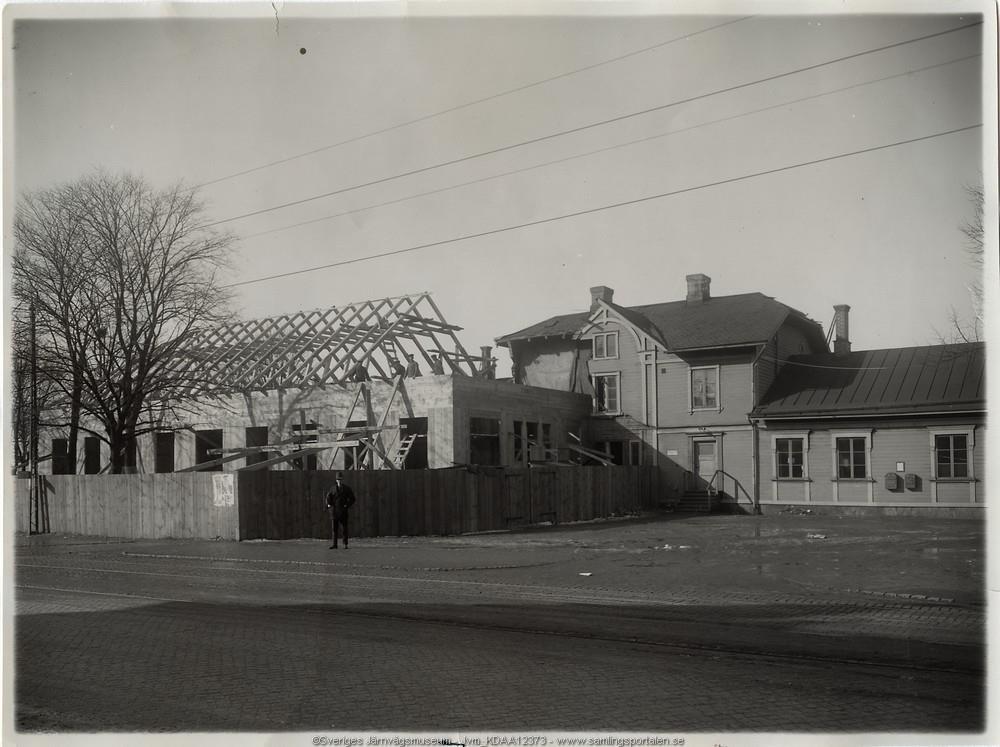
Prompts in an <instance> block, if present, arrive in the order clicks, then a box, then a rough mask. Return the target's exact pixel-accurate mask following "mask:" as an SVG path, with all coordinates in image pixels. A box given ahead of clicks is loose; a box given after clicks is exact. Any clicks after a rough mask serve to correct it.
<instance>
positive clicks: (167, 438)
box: [153, 432, 174, 473]
mask: <svg viewBox="0 0 1000 747" xmlns="http://www.w3.org/2000/svg"><path fill="white" fill-rule="evenodd" d="M153 471H154V472H158V473H161V472H173V471H174V434H173V432H169V433H154V434H153Z"/></svg>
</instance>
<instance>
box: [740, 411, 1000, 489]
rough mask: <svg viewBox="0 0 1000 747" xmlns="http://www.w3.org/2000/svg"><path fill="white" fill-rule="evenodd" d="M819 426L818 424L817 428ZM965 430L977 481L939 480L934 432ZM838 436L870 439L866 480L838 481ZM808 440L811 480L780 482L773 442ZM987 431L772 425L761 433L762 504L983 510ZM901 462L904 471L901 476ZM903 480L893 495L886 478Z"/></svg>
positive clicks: (927, 425)
mask: <svg viewBox="0 0 1000 747" xmlns="http://www.w3.org/2000/svg"><path fill="white" fill-rule="evenodd" d="M813 425H816V424H813ZM965 427H967V428H968V429H969V430H970V431H972V433H973V438H974V443H973V447H972V450H971V451H972V459H973V461H972V473H973V475H974V479H973V480H961V481H951V480H936V479H935V478H934V467H933V464H932V459H933V454H932V446H931V434H932V433H933V432H935V431H936V430H938V429H940V430H954V429H957V428H965ZM838 432H840V433H844V432H851V433H869V432H870V433H871V452H870V457H869V467H870V470H869V472H870V474H869V476H868V479H865V480H860V481H858V480H835V479H834V476H835V465H834V452H833V448H834V442H835V439H836V438H837V434H838ZM782 436H786V437H787V436H790V437H799V436H801V437H803V438H806V440H807V444H808V450H807V452H806V467H807V471H808V479H807V480H787V479H783V480H777V479H776V478H775V465H774V450H773V439H774V437H782ZM985 441H986V429H985V428H984V427H983V425H982V423H974V422H973V423H970V422H969V421H960V420H954V419H950V420H948V421H945V422H930V421H926V422H923V423H914V422H910V423H906V424H899V425H893V424H891V423H887V422H886V421H884V420H883V421H880V422H879V423H878V424H877V427H872V426H871V425H864V424H861V425H844V426H843V427H841V426H837V427H835V428H831V427H830V426H829V425H824V426H823V427H815V428H809V427H808V424H807V425H805V426H802V427H799V426H796V425H789V426H787V427H779V426H777V425H774V424H772V425H771V426H770V427H768V428H762V429H760V462H761V479H760V488H761V491H760V500H761V503H762V504H766V503H774V504H828V505H854V506H865V505H885V506H911V507H920V506H925V507H933V506H956V507H957V506H963V507H973V508H974V507H981V506H983V505H984V502H985V499H986V490H985V485H984V477H985V466H986V465H985V458H986V457H985ZM897 462H902V463H903V467H904V468H903V469H902V470H897V469H896V466H897ZM887 473H894V474H897V475H898V476H899V482H900V485H899V487H898V488H897V489H895V490H890V489H888V488H887V487H886V474H887ZM906 474H913V475H916V477H917V479H916V485H915V486H914V487H911V488H907V487H906V486H905V481H904V478H905V475H906Z"/></svg>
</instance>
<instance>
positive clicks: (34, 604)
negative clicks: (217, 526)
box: [15, 516, 985, 733]
mask: <svg viewBox="0 0 1000 747" xmlns="http://www.w3.org/2000/svg"><path fill="white" fill-rule="evenodd" d="M892 522H894V523H892ZM879 531H881V532H884V533H885V538H884V540H885V541H883V542H866V541H864V537H865V535H866V532H867V533H875V532H879ZM807 534H824V535H825V540H815V541H812V542H807V541H805V535H807ZM18 542H19V547H18V549H17V559H16V560H17V565H16V570H17V587H18V596H17V618H16V631H15V635H16V653H17V679H16V716H17V724H18V726H19V728H21V729H25V730H29V731H30V730H57V731H82V732H90V731H168V732H173V731H215V730H224V731H301V730H309V731H314V732H316V733H324V732H323V730H330V729H332V730H334V731H336V730H369V731H370V730H388V731H414V730H420V731H425V730H434V729H442V730H447V731H448V733H451V732H452V731H454V730H457V729H461V730H472V729H483V730H490V731H494V732H500V731H524V730H559V731H567V730H570V731H573V730H587V731H591V730H598V729H615V730H642V731H655V732H666V731H682V732H702V731H712V732H716V731H723V732H774V731H782V732H787V731H791V732H800V731H801V732H817V731H818V732H839V733H845V732H851V731H865V732H912V731H915V732H927V731H931V732H937V731H944V732H951V731H962V732H974V731H979V730H981V729H982V728H983V727H984V718H985V706H984V671H983V670H984V659H983V657H984V614H983V605H982V601H983V599H982V595H983V591H982V590H983V581H982V569H981V565H980V563H981V557H980V556H981V552H982V534H981V527H980V526H979V525H978V524H977V523H976V522H963V521H952V522H936V523H931V522H929V521H924V520H912V519H909V520H899V519H895V520H890V519H879V520H867V519H858V520H845V519H835V518H831V517H827V518H822V519H820V518H816V517H801V516H796V517H754V518H750V517H698V518H692V519H683V518H679V519H678V518H668V519H661V520H657V521H630V522H605V523H601V524H594V525H581V526H575V527H560V528H557V529H551V530H531V531H524V532H516V533H502V534H488V535H478V536H465V537H456V538H426V539H416V538H410V539H406V538H403V539H389V538H384V539H377V540H361V541H357V542H355V543H352V547H351V549H350V550H349V551H346V552H345V551H344V550H338V551H332V550H328V549H327V547H326V543H324V542H320V541H294V542H249V543H227V542H185V541H176V542H164V541H160V542H152V541H149V542H111V541H104V540H101V539H96V538H82V537H81V538H74V537H46V536H39V537H30V538H29V537H24V538H19V540H18ZM821 542H822V543H823V544H819V543H821ZM682 546H684V549H681V547H682ZM665 547H669V548H671V549H664V548H665ZM918 547H919V548H922V550H921V551H920V552H919V553H917V554H913V551H914V550H915V549H916V548H918ZM673 548H676V549H673ZM925 550H934V551H935V552H924V551H925ZM763 555H767V556H768V557H771V562H770V563H769V565H770V566H771V567H774V568H788V569H791V570H788V571H780V572H770V571H764V570H763V569H758V568H757V566H758V565H764V564H763V563H758V561H759V559H760V557H761V556H763ZM891 557H898V558H899V560H898V561H895V562H889V561H888V560H887V559H888V558H891ZM876 559H881V562H879V563H876V564H874V565H873V561H875V560H876ZM786 563H787V564H789V565H787V566H786V565H784V564H786ZM830 564H834V565H833V567H838V568H844V569H847V570H846V571H845V572H843V573H840V574H830V573H827V574H825V575H823V576H822V577H820V576H818V575H817V574H816V567H817V565H825V566H830ZM863 566H867V568H868V569H869V571H868V573H867V576H866V578H865V579H864V581H865V584H866V586H867V587H869V588H862V587H858V586H854V584H856V583H858V578H859V577H855V575H854V573H855V572H860V568H862V567H863ZM903 568H905V570H906V572H905V573H901V572H900V571H901V569H903ZM727 569H728V570H727ZM853 569H858V570H857V571H855V570H853ZM959 571H961V572H962V573H961V574H960V573H959ZM582 574H589V575H582ZM752 579H757V582H756V583H753V582H752ZM917 579H922V581H923V585H922V586H918V585H915V584H916V583H917ZM893 582H895V583H893Z"/></svg>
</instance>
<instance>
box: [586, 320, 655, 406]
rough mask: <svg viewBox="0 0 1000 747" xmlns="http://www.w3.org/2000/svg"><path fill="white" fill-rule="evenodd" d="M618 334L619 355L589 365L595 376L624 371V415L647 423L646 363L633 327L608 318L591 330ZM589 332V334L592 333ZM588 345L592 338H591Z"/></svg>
mask: <svg viewBox="0 0 1000 747" xmlns="http://www.w3.org/2000/svg"><path fill="white" fill-rule="evenodd" d="M607 332H617V333H618V357H617V358H601V359H593V358H592V359H590V360H589V362H588V364H587V366H588V368H589V372H590V375H591V376H594V375H597V374H612V373H618V374H621V379H620V381H619V388H618V397H619V404H620V408H621V411H622V413H623V414H625V415H631V416H632V417H633V418H636V419H637V420H640V421H642V422H645V417H644V414H643V406H642V401H643V391H642V387H643V383H642V363H641V362H640V360H639V357H638V356H639V346H638V344H637V342H636V339H635V335H634V334H633V333H632V331H631V329H630V328H629V327H626V326H625V325H623V324H621V323H620V322H618V321H617V320H615V319H608V320H607V321H606V322H605V323H604V324H602V325H600V326H597V327H595V328H594V329H593V330H591V332H590V333H607ZM590 333H588V334H590ZM587 342H588V344H592V343H590V341H589V340H588V341H587Z"/></svg>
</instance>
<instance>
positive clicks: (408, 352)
mask: <svg viewBox="0 0 1000 747" xmlns="http://www.w3.org/2000/svg"><path fill="white" fill-rule="evenodd" d="M461 329H462V328H461V327H457V326H455V325H452V324H449V323H448V322H447V321H445V319H444V317H443V316H442V314H441V311H440V309H438V307H437V305H436V304H435V303H434V300H433V299H432V298H431V295H430V293H426V292H424V293H417V294H414V295H407V296H397V297H395V298H382V299H377V300H371V301H360V302H357V303H350V304H347V305H345V306H334V307H332V308H329V309H318V310H314V311H301V312H296V313H294V314H285V315H283V316H276V317H269V318H265V319H254V320H250V321H242V322H236V323H234V324H229V325H226V326H224V327H218V328H216V329H213V330H209V331H207V332H205V333H203V334H201V335H200V336H198V337H197V338H195V339H194V340H193V341H192V342H191V343H190V344H189V345H187V346H186V347H185V349H184V352H183V356H182V357H181V359H179V360H178V362H177V364H176V370H177V374H178V378H179V379H181V380H183V379H185V378H188V379H190V380H191V384H190V385H189V386H188V388H187V389H185V390H183V392H182V394H183V395H184V396H190V397H198V396H204V395H225V394H234V393H250V392H263V393H268V392H270V391H275V390H283V389H291V388H309V387H319V388H322V387H324V386H327V385H332V384H342V383H345V382H348V381H365V380H367V379H369V378H379V379H386V380H393V379H396V378H397V377H398V376H400V375H401V374H402V373H403V372H404V370H405V368H406V366H407V360H408V356H413V361H414V362H415V363H417V364H419V365H424V366H425V369H424V371H425V372H426V371H428V370H430V371H432V372H433V370H434V369H435V367H439V368H440V369H441V370H443V371H444V372H445V373H449V374H453V375H459V376H482V375H484V372H483V371H482V370H481V366H480V365H479V364H480V361H479V360H478V359H477V358H475V357H473V356H471V355H469V353H468V352H467V351H466V350H465V348H464V347H463V346H462V343H461V342H459V340H458V337H457V336H456V335H455V333H456V332H458V331H460V330H461ZM435 355H436V356H440V359H439V360H440V362H438V361H435V359H434V357H433V356H435Z"/></svg>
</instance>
